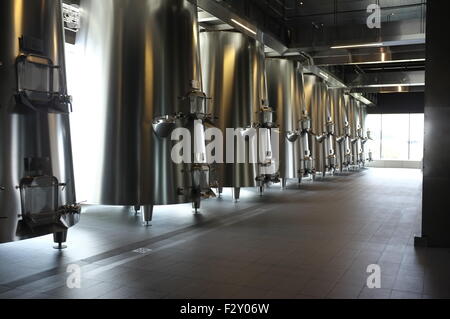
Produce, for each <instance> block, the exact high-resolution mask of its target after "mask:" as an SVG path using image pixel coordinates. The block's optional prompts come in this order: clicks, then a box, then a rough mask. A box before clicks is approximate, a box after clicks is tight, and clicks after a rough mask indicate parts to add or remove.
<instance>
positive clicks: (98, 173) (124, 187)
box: [69, 0, 213, 224]
mask: <svg viewBox="0 0 450 319" xmlns="http://www.w3.org/2000/svg"><path fill="white" fill-rule="evenodd" d="M80 7H81V12H82V16H81V26H80V31H79V34H78V36H77V40H76V45H75V52H76V53H77V54H78V55H79V56H78V57H76V60H75V61H77V68H78V72H77V74H76V75H73V76H74V77H75V76H76V77H77V79H72V75H69V76H70V80H71V81H72V83H75V84H74V87H75V92H74V106H75V107H76V108H77V114H76V117H74V119H73V126H74V129H73V131H74V149H75V152H74V153H75V158H74V160H75V173H76V176H77V187H78V188H79V189H80V190H82V191H83V193H82V194H81V193H80V196H79V197H80V198H81V199H83V200H87V202H88V203H91V204H100V205H117V206H134V207H135V209H136V210H140V208H141V206H143V207H144V213H143V219H144V222H145V223H146V224H148V223H149V222H150V221H151V219H152V213H153V205H170V204H180V203H189V202H193V203H194V208H195V209H196V210H197V209H198V208H199V206H200V200H201V199H202V198H205V197H208V196H213V193H212V192H211V191H210V189H209V181H208V175H209V168H208V166H207V165H206V164H207V163H206V154H204V153H202V154H194V152H193V153H192V154H191V155H192V156H191V157H192V158H194V157H195V159H197V161H196V162H193V164H189V163H185V162H183V163H177V162H174V161H173V160H172V156H171V155H172V154H171V152H172V149H173V146H174V145H175V144H176V142H175V141H172V138H171V137H172V133H173V132H174V130H175V129H177V128H187V129H188V130H190V132H191V133H192V136H193V131H194V121H199V123H200V125H201V127H202V128H203V123H204V121H205V120H206V117H207V114H208V113H209V111H208V110H207V101H208V100H207V97H206V96H205V94H204V93H203V92H202V78H201V70H200V56H199V42H198V40H199V33H198V21H197V7H196V6H195V5H194V4H192V3H191V2H190V1H187V0H141V1H132V0H107V1H98V0H82V1H81V3H80ZM203 132H204V129H203ZM203 140H204V139H203ZM201 149H202V150H204V148H201ZM199 159H200V160H199Z"/></svg>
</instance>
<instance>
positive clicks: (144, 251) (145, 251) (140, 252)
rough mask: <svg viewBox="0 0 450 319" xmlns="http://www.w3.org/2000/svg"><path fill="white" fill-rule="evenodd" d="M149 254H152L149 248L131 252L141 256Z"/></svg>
mask: <svg viewBox="0 0 450 319" xmlns="http://www.w3.org/2000/svg"><path fill="white" fill-rule="evenodd" d="M151 252H152V250H151V249H150V248H138V249H136V250H133V253H136V254H142V255H144V254H148V253H151Z"/></svg>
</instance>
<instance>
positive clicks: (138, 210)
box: [134, 205, 141, 216]
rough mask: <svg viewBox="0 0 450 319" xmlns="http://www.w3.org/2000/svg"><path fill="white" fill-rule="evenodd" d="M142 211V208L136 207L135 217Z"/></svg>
mask: <svg viewBox="0 0 450 319" xmlns="http://www.w3.org/2000/svg"><path fill="white" fill-rule="evenodd" d="M140 211H141V206H138V205H136V206H134V216H138V215H139V212H140Z"/></svg>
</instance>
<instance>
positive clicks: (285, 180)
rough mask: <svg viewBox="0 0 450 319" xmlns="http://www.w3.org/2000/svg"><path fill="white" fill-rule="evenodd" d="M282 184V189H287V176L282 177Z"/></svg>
mask: <svg viewBox="0 0 450 319" xmlns="http://www.w3.org/2000/svg"><path fill="white" fill-rule="evenodd" d="M280 184H281V190H285V189H286V185H287V179H286V178H281V179H280Z"/></svg>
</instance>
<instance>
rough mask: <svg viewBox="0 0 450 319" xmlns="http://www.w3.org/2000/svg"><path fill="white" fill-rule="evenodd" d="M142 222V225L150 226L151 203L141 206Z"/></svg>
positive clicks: (151, 215) (151, 217) (151, 216)
mask: <svg viewBox="0 0 450 319" xmlns="http://www.w3.org/2000/svg"><path fill="white" fill-rule="evenodd" d="M141 211H142V222H143V224H144V226H146V227H148V226H151V222H152V220H153V205H145V206H144V207H143V208H142V210H141Z"/></svg>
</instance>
